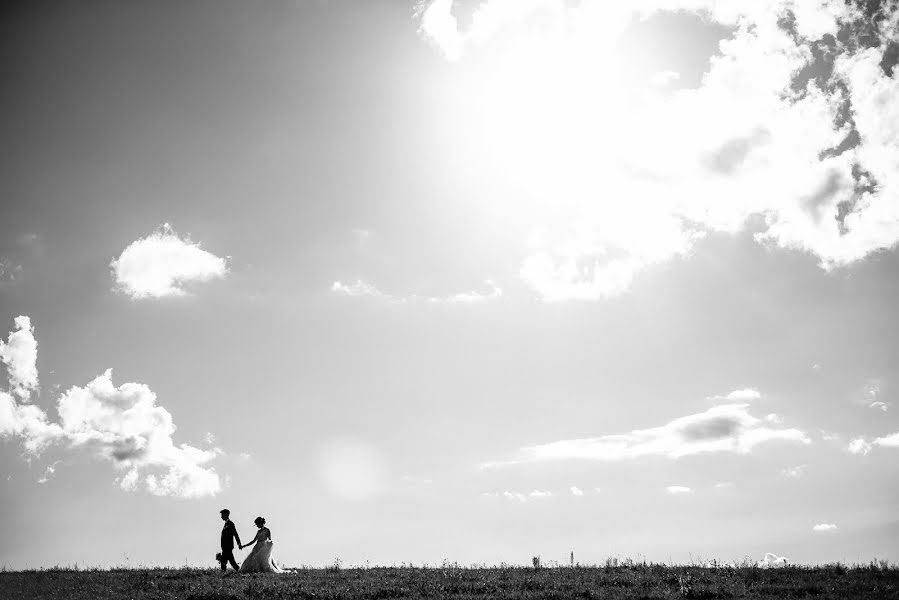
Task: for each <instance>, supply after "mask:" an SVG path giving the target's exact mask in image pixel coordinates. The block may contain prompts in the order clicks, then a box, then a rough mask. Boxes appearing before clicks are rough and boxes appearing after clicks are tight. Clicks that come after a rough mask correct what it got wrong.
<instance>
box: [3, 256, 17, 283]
mask: <svg viewBox="0 0 899 600" xmlns="http://www.w3.org/2000/svg"><path fill="white" fill-rule="evenodd" d="M21 276H22V265H17V264H15V263H13V262H12V261H11V260H9V259H7V258H2V257H0V284H3V283H12V282H14V281H16V280H17V279H19V278H20V277H21Z"/></svg>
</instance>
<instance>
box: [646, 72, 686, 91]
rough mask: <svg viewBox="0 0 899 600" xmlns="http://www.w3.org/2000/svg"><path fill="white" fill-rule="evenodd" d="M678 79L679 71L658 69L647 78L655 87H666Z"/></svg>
mask: <svg viewBox="0 0 899 600" xmlns="http://www.w3.org/2000/svg"><path fill="white" fill-rule="evenodd" d="M678 79H680V73H678V72H677V71H659V72H658V73H656V74H654V75H653V76H652V77H651V78H650V79H649V83H651V84H652V85H654V86H657V87H667V86H669V85H671V84H672V83H674V82H675V81H677V80H678Z"/></svg>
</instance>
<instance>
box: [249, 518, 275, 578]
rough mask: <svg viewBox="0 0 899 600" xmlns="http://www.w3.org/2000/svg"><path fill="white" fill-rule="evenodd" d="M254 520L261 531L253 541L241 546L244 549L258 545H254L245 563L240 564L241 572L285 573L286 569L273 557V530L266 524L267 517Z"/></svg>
mask: <svg viewBox="0 0 899 600" xmlns="http://www.w3.org/2000/svg"><path fill="white" fill-rule="evenodd" d="M253 522H254V523H255V524H256V527H258V528H259V531H258V532H256V537H255V538H253V541H252V542H249V543H247V544H241V545H240V548H241V550H243V549H244V548H246V547H247V546H253V544H256V545H255V546H253V549H252V550H251V551H250V554H249V555H247V557H246V558H245V559H244V561H243V564H241V565H240V572H241V573H283V572H284V570H283V569H281V568H280V567H278V565H277V564H276V563H275V559H274V558H272V546H273V544H272V532H271V531H269V529H268V527H266V526H265V519H263V518H262V517H256V520H255V521H253Z"/></svg>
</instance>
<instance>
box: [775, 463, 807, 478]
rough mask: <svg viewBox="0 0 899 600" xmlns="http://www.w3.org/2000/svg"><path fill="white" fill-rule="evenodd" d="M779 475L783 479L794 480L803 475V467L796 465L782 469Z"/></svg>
mask: <svg viewBox="0 0 899 600" xmlns="http://www.w3.org/2000/svg"><path fill="white" fill-rule="evenodd" d="M780 474H781V475H783V476H784V477H789V478H791V479H796V478H797V477H802V476H803V475H805V465H796V466H794V467H784V468H783V469H781V470H780Z"/></svg>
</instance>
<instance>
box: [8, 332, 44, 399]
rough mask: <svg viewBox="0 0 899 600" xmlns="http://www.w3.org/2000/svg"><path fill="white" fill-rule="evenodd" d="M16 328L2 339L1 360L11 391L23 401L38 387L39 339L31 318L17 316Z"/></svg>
mask: <svg viewBox="0 0 899 600" xmlns="http://www.w3.org/2000/svg"><path fill="white" fill-rule="evenodd" d="M15 324H16V330H15V331H12V332H10V334H9V338H7V341H6V342H4V341H3V340H2V339H0V361H2V362H3V364H4V365H6V372H7V379H8V380H9V387H10V391H11V392H12V393H13V394H15V395H16V396H18V397H19V399H20V400H22V401H27V400H28V398H29V397H30V396H31V393H32V392H34V391H36V390H37V389H38V377H37V340H35V339H34V328H33V327H32V326H31V319H29V318H28V317H24V316H19V317H16V319H15Z"/></svg>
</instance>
